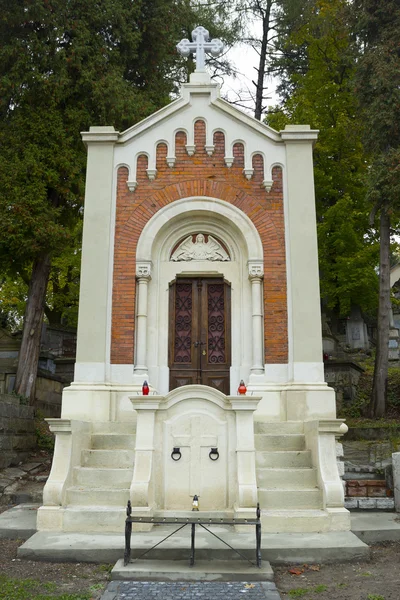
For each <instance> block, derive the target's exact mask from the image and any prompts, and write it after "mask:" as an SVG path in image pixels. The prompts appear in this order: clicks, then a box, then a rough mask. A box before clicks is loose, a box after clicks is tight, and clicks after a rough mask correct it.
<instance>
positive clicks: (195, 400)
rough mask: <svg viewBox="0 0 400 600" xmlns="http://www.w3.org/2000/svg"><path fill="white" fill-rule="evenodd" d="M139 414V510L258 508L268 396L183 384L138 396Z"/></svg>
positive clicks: (135, 498)
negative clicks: (259, 454)
mask: <svg viewBox="0 0 400 600" xmlns="http://www.w3.org/2000/svg"><path fill="white" fill-rule="evenodd" d="M130 400H131V402H132V406H133V408H134V409H135V410H136V412H137V429H136V448H135V454H136V460H135V467H134V472H133V479H132V484H131V489H130V496H131V503H132V510H133V511H134V512H136V514H139V515H141V514H143V515H145V514H146V515H149V514H153V513H154V511H155V510H158V511H159V510H162V511H169V510H172V511H174V513H176V511H178V512H179V511H190V510H191V508H192V498H193V496H194V495H197V496H198V497H199V502H200V506H201V510H202V511H232V510H235V512H236V513H237V514H238V516H239V515H241V516H242V513H243V512H246V511H250V512H251V514H252V515H253V514H254V510H255V507H256V504H257V481H256V463H255V448H254V425H253V413H254V411H255V410H256V408H257V405H258V402H259V400H260V398H258V397H254V396H251V397H246V396H239V397H237V396H225V395H224V394H222V393H221V392H218V391H217V390H214V389H212V388H209V387H206V386H197V385H196V386H195V385H191V386H182V387H180V388H178V389H176V390H174V391H172V392H170V393H169V394H167V395H166V396H133V397H131V398H130Z"/></svg>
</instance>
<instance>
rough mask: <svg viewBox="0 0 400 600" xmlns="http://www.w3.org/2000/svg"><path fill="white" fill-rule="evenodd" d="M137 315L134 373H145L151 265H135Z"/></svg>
mask: <svg viewBox="0 0 400 600" xmlns="http://www.w3.org/2000/svg"><path fill="white" fill-rule="evenodd" d="M136 280H137V314H136V362H135V373H137V374H140V373H143V374H144V373H147V311H148V308H147V297H148V285H149V281H150V280H151V263H150V262H148V263H138V264H137V265H136Z"/></svg>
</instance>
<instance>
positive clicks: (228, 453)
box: [38, 28, 350, 532]
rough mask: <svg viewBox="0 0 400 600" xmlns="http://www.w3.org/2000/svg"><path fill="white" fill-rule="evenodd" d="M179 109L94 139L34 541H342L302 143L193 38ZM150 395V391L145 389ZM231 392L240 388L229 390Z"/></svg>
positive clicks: (336, 426)
mask: <svg viewBox="0 0 400 600" xmlns="http://www.w3.org/2000/svg"><path fill="white" fill-rule="evenodd" d="M193 33H194V42H193V43H189V42H188V41H183V42H181V44H179V45H178V47H179V46H180V48H181V50H182V51H183V53H186V54H187V53H188V52H189V51H190V49H191V48H192V47H194V48H193V49H194V50H195V51H196V60H197V68H196V71H195V72H194V73H193V74H192V75H191V77H190V82H189V83H187V84H185V85H183V86H182V90H181V95H180V97H179V98H178V99H177V100H175V101H174V102H172V103H171V104H169V105H168V106H166V107H165V108H163V109H161V110H159V111H158V112H156V113H154V114H153V115H151V116H150V117H148V118H147V119H145V120H144V121H142V122H140V123H138V124H136V125H134V126H132V127H131V128H129V129H127V130H126V131H123V132H118V131H115V130H114V128H113V127H91V128H90V131H88V132H84V133H83V134H82V138H83V141H84V143H85V144H86V146H87V150H88V162H87V181H86V196H85V216H84V233H83V253H82V277H81V290H80V304H79V325H78V339H77V359H76V360H77V362H76V367H75V377H74V381H73V383H72V384H71V386H70V387H68V388H66V389H65V390H64V392H63V399H62V415H61V419H50V425H51V429H52V431H54V432H55V434H56V446H55V456H54V462H53V468H52V471H51V475H50V478H49V480H48V482H47V484H46V487H45V489H44V499H43V500H44V504H43V506H42V507H41V508H40V509H39V513H38V529H39V530H54V531H65V532H72V531H80V532H82V531H87V532H90V531H102V532H104V531H109V532H113V531H115V532H122V531H123V523H124V515H125V506H126V503H127V500H128V499H130V500H131V502H132V507H133V511H134V514H138V515H172V514H173V515H178V514H179V515H184V514H185V512H186V511H190V510H191V508H192V497H193V496H194V495H195V494H196V495H198V496H199V503H200V510H203V511H207V513H208V514H211V515H212V516H218V515H224V516H226V515H231V516H246V515H251V516H253V515H254V511H255V506H256V503H257V502H259V503H260V505H261V515H262V525H263V531H270V532H303V531H305V532H316V531H317V532H318V531H334V530H342V531H344V530H347V529H349V522H350V521H349V513H348V511H347V510H345V509H344V508H343V487H342V483H341V480H340V478H339V474H338V468H337V463H336V452H335V443H336V438H337V437H338V436H340V435H341V434H342V433H344V432H345V431H346V429H347V428H346V426H345V425H344V424H343V423H342V421H340V420H337V419H336V410H335V394H334V391H333V390H332V389H331V388H329V387H328V386H327V384H326V383H324V368H323V360H322V343H321V315H320V300H319V280H318V257H317V238H316V220H315V200H314V182H313V162H312V147H313V142H314V141H315V140H316V139H317V133H318V132H317V131H313V130H311V129H310V127H309V126H308V125H290V126H287V127H286V128H285V129H284V130H283V131H279V132H278V131H274V130H273V129H271V128H270V127H268V126H266V125H264V124H263V123H260V122H259V121H257V120H255V119H253V118H252V117H250V116H248V115H247V114H245V113H243V112H241V111H240V110H238V109H237V108H235V107H234V106H232V105H230V104H229V103H227V102H226V101H224V100H223V99H221V97H220V89H219V85H218V84H216V83H213V82H212V81H211V80H210V77H209V75H208V74H207V73H206V71H205V69H204V60H203V59H204V50H205V51H208V50H210V51H212V52H213V51H216V47H217V50H218V43H217V41H211V42H208V36H207V32H206V31H205V30H204V29H203V28H198V29H197V30H195V32H193ZM145 380H146V381H147V382H148V384H149V387H150V393H149V395H142V385H143V382H144V381H145ZM241 380H243V381H244V382H245V384H246V386H247V393H246V394H245V395H239V394H238V392H237V390H238V385H239V382H240V381H241Z"/></svg>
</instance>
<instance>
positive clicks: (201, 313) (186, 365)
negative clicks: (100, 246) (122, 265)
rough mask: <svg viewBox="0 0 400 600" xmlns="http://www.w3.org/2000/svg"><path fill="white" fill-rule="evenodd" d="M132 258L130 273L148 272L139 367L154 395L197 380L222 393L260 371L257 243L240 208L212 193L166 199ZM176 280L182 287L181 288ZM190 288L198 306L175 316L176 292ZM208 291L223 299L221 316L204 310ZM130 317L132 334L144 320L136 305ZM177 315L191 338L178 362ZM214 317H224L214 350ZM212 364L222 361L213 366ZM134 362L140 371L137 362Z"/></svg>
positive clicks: (259, 252) (260, 266) (260, 256)
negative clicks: (144, 352)
mask: <svg viewBox="0 0 400 600" xmlns="http://www.w3.org/2000/svg"><path fill="white" fill-rule="evenodd" d="M196 245H197V246H199V247H200V249H199V247H196ZM177 250H179V251H178V252H177ZM136 262H137V273H140V269H141V268H142V267H143V269H144V270H146V273H148V272H149V271H151V278H150V277H148V276H147V279H146V283H145V285H146V294H147V297H148V303H147V315H146V346H147V364H146V365H145V367H146V369H147V371H146V372H147V373H148V375H149V378H150V381H151V383H152V385H153V386H154V388H156V389H157V390H158V392H159V393H168V391H170V390H171V389H173V388H175V387H179V386H180V385H185V384H188V383H189V384H192V383H193V384H194V383H199V378H200V379H201V381H200V383H202V384H205V385H211V387H215V388H216V389H219V390H220V391H223V392H224V393H228V394H229V393H233V392H234V391H235V390H236V389H237V385H238V383H239V380H240V378H245V379H246V380H247V381H248V379H249V376H250V373H256V374H261V373H263V371H264V361H263V310H262V277H263V253H262V244H261V241H260V238H259V235H258V232H257V230H256V228H255V227H254V225H253V223H252V222H251V221H250V219H249V218H248V217H247V216H246V215H245V214H244V213H243V212H242V211H241V210H240V209H238V208H236V207H235V206H233V205H231V204H229V203H227V202H224V201H221V200H217V199H215V198H188V199H184V200H178V201H175V202H173V203H171V204H169V205H168V206H166V207H164V208H163V209H161V210H160V211H158V212H157V213H156V214H155V215H154V216H153V217H152V219H150V221H149V222H148V223H147V225H146V226H145V228H144V229H143V231H142V234H141V236H140V238H139V242H138V247H137V261H136ZM138 277H139V278H140V275H138ZM139 283H140V279H139ZM181 286H189V287H188V288H186V292H184V290H183V287H181ZM189 288H190V289H191V292H190V293H191V294H192V302H193V301H195V302H197V305H196V306H197V308H196V310H195V311H194V312H193V310H192V313H191V314H182V315H180V314H179V312H178V313H177V312H176V310H177V307H176V298H177V297H179V295H180V296H181V297H182V293H189V292H188V291H187V290H188V289H189ZM138 294H139V295H140V285H139V292H138ZM213 297H214V299H215V300H216V301H217V300H218V297H219V300H221V297H222V298H223V311H222V314H219V315H217V314H213V310H211V309H209V306H210V307H211V306H212V300H213ZM217 304H218V302H217ZM138 307H140V297H139V299H138ZM210 310H211V313H210ZM137 315H138V317H137V319H138V320H137V323H136V336H137V337H138V336H140V335H141V334H140V331H138V328H139V329H140V327H142V329H143V328H144V325H143V318H142V312H141V311H140V310H138V312H137ZM179 317H186V319H187V321H188V322H189V321H190V336H186V337H189V338H190V340H189V339H186V342H185V343H186V345H188V344H189V341H190V346H191V352H190V357H189V358H188V356H187V354H186V355H185V356H183V358H184V359H185V360H182V355H179V354H176V353H175V342H176V331H175V332H174V328H175V324H176V322H177V320H178V318H179ZM213 317H217V319H218V320H219V322H221V319H222V321H223V333H224V336H223V337H224V340H223V341H224V344H225V345H226V344H228V348H227V349H225V350H224V353H225V354H224V353H220V354H217V353H215V352H214V354H213V348H212V345H213V344H215V342H218V341H219V342H220V344H219V346H221V342H222V339H221V336H220V337H219V340H218V339H217V338H218V336H212V335H210V326H211V325H212V322H211V321H212V318H213ZM196 319H197V321H196ZM199 319H200V321H202V323H201V322H200V323H199ZM175 329H176V328H175ZM219 333H221V331H220V332H219ZM174 336H175V337H174ZM183 337H185V336H184V335H183ZM195 338H196V339H195ZM140 339H143V337H140ZM178 342H179V340H178ZM196 343H197V345H195V344H196ZM178 345H179V343H178ZM217 346H218V344H217ZM137 347H138V344H136V348H137ZM204 351H205V352H206V354H204ZM210 351H211V355H210ZM204 357H206V360H205V359H204ZM211 358H212V361H215V362H212V361H211ZM209 359H210V360H209ZM196 361H197V362H196ZM200 361H201V364H200ZM218 362H219V363H220V366H223V368H221V369H220V370H219V371H218ZM178 363H180V364H178ZM137 364H138V361H137V360H136V361H135V365H137ZM139 367H140V369H142V371H141V372H145V371H144V369H143V365H142V364H140V363H139ZM207 368H209V371H208V372H207ZM177 369H180V372H178V371H177ZM207 378H208V379H207Z"/></svg>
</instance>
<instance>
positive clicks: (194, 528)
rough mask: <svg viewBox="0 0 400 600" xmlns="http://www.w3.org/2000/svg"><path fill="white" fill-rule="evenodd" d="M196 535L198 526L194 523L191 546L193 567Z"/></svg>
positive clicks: (191, 564) (191, 563)
mask: <svg viewBox="0 0 400 600" xmlns="http://www.w3.org/2000/svg"><path fill="white" fill-rule="evenodd" d="M195 533H196V524H195V523H192V535H191V538H192V544H191V552H190V562H189V564H190V566H191V567H193V565H194V540H195Z"/></svg>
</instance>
